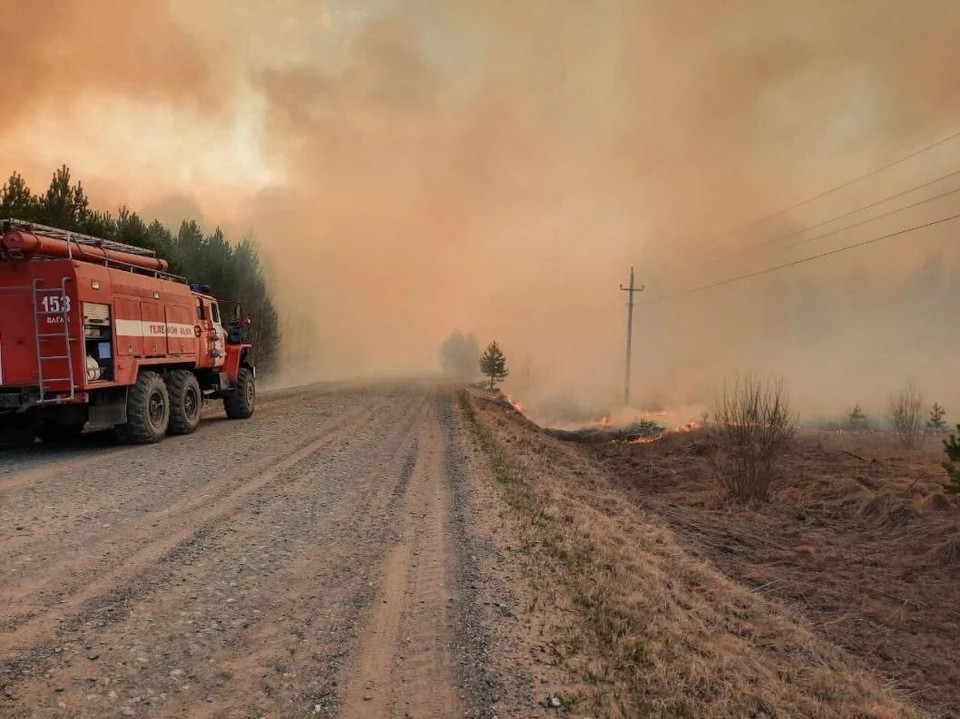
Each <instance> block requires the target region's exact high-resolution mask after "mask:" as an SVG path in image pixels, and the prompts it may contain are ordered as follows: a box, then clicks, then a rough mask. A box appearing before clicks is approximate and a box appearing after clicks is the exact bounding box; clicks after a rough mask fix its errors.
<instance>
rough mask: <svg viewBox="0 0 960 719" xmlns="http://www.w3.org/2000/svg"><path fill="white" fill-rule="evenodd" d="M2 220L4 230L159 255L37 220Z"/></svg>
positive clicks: (133, 252)
mask: <svg viewBox="0 0 960 719" xmlns="http://www.w3.org/2000/svg"><path fill="white" fill-rule="evenodd" d="M0 222H2V229H3V231H4V232H7V231H9V230H20V231H22V232H30V233H32V234H37V235H43V236H44V237H53V238H55V239H57V240H63V241H64V242H66V243H68V244H70V243H73V244H77V245H87V246H89V247H99V248H101V249H104V250H117V251H118V252H126V253H127V254H128V255H142V256H144V257H156V256H157V253H156V252H154V251H153V250H148V249H146V248H143V247H136V246H135V245H128V244H125V243H123V242H116V241H115V240H104V239H102V238H100V237H93V236H92V235H84V234H83V233H81V232H71V231H70V230H61V229H59V228H56V227H49V226H47V225H41V224H38V223H36V222H27V221H26V220H16V219H9V220H2V221H0Z"/></svg>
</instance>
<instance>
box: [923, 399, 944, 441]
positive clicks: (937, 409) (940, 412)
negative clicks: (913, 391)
mask: <svg viewBox="0 0 960 719" xmlns="http://www.w3.org/2000/svg"><path fill="white" fill-rule="evenodd" d="M946 413H947V410H945V409H944V408H943V407H941V406H940V404H939V403H937V402H934V403H933V407H931V408H930V421H929V422H927V428H928V429H931V430H933V431H934V432H936V433H937V434H940V433H942V432H943V430H945V429H946V428H947V423H946V422H944V421H943V416H944V415H945V414H946Z"/></svg>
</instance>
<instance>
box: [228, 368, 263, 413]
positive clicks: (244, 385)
mask: <svg viewBox="0 0 960 719" xmlns="http://www.w3.org/2000/svg"><path fill="white" fill-rule="evenodd" d="M256 401H257V388H256V387H255V386H254V383H253V373H252V372H251V371H250V370H248V369H247V368H246V367H241V368H240V371H239V372H237V385H236V387H234V388H233V389H231V390H230V391H229V392H228V393H227V394H225V395H224V396H223V408H224V409H225V410H226V411H227V417H229V418H230V419H246V418H247V417H249V416H250V415H252V414H253V406H254V404H256Z"/></svg>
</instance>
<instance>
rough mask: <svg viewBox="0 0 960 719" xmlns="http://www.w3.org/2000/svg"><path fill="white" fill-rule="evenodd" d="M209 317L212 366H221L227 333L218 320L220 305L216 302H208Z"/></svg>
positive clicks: (224, 356)
mask: <svg viewBox="0 0 960 719" xmlns="http://www.w3.org/2000/svg"><path fill="white" fill-rule="evenodd" d="M210 319H211V320H212V322H213V336H212V337H211V339H212V340H213V342H212V344H213V366H214V367H222V366H223V362H224V360H225V359H226V354H227V333H226V332H224V330H223V323H222V322H221V321H220V307H219V306H218V305H217V303H216V302H211V303H210Z"/></svg>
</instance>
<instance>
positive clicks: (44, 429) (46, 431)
mask: <svg viewBox="0 0 960 719" xmlns="http://www.w3.org/2000/svg"><path fill="white" fill-rule="evenodd" d="M81 434H83V425H82V424H61V423H59V422H41V423H40V426H39V427H37V436H38V437H39V438H40V439H42V440H43V441H44V442H65V441H67V440H71V439H76V438H77V437H79V436H80V435H81Z"/></svg>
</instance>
